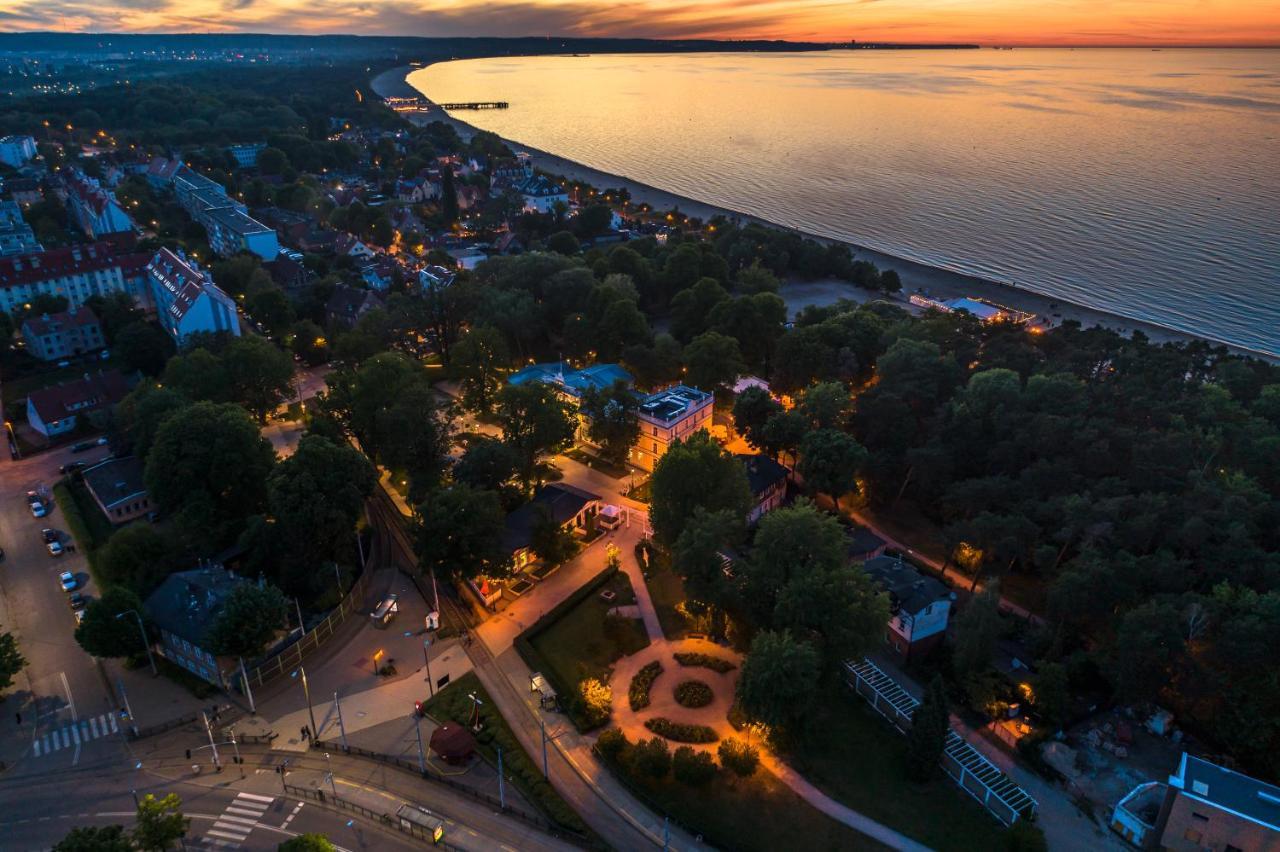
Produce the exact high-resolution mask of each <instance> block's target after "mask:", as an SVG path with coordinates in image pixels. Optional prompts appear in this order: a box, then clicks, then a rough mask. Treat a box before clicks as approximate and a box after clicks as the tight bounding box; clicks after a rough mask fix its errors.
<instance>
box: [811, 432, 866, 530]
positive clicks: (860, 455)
mask: <svg viewBox="0 0 1280 852" xmlns="http://www.w3.org/2000/svg"><path fill="white" fill-rule="evenodd" d="M866 460H867V451H866V449H864V448H863V446H862V445H861V444H859V443H858V442H857V441H855V440H854V439H853V437H852V436H851V435H849V433H847V432H841V431H839V430H836V429H818V430H815V431H813V432H810V433H809V434H808V435H806V436H805V438H804V441H803V442H801V444H800V463H799V464H798V465H796V470H797V472H798V473H799V474H800V475H801V476H802V477H804V481H805V482H806V483H808V485H809V487H811V488H813V489H814V490H815V491H817V492H819V493H823V494H829V495H831V499H832V501H834V502H835V504H836V510H837V511H839V509H840V495H841V494H844V493H845V492H846V491H850V490H852V489H854V488H857V481H856V479H855V478H856V477H857V475H858V471H859V470H861V469H862V466H863V464H865V463H866Z"/></svg>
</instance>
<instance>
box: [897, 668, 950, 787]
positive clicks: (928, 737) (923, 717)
mask: <svg viewBox="0 0 1280 852" xmlns="http://www.w3.org/2000/svg"><path fill="white" fill-rule="evenodd" d="M950 721H951V708H950V707H949V706H948V702H947V688H946V685H945V684H943V682H942V678H941V676H939V675H934V676H933V682H932V683H930V684H929V691H928V692H926V693H925V696H924V701H922V702H920V706H919V707H917V708H916V712H915V713H914V714H913V715H912V717H911V732H910V733H909V734H908V735H907V776H908V777H909V778H911V780H913V781H919V782H922V783H923V782H925V781H928V780H929V779H930V778H932V777H933V773H934V770H936V769H937V768H938V761H939V760H940V759H941V758H942V748H943V746H944V745H946V741H947V728H948V727H949V725H950Z"/></svg>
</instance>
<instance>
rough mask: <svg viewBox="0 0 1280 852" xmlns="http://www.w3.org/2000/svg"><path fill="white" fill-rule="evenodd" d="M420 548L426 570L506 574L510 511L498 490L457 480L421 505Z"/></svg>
mask: <svg viewBox="0 0 1280 852" xmlns="http://www.w3.org/2000/svg"><path fill="white" fill-rule="evenodd" d="M417 517H418V525H417V536H416V547H415V549H416V552H417V555H418V559H419V567H420V569H421V570H422V571H423V573H433V572H435V573H439V574H440V575H442V576H446V577H451V576H458V577H460V578H462V579H475V578H476V577H479V576H481V575H484V576H488V577H500V576H503V575H505V574H506V573H507V570H508V564H507V563H508V562H509V560H510V553H506V552H504V551H503V548H502V537H503V531H504V530H505V528H506V527H505V522H506V515H505V514H503V511H502V506H501V504H500V503H499V502H498V495H496V494H494V493H493V492H492V491H482V490H480V489H478V488H472V487H471V486H469V485H464V484H461V483H455V484H454V485H451V486H449V487H447V488H441V489H438V490H436V491H435V492H433V493H432V494H431V495H430V497H429V498H428V499H427V500H426V502H424V503H423V504H422V505H420V506H418V508H417Z"/></svg>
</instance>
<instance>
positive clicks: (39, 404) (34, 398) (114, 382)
mask: <svg viewBox="0 0 1280 852" xmlns="http://www.w3.org/2000/svg"><path fill="white" fill-rule="evenodd" d="M128 392H129V382H128V380H127V379H126V378H125V377H124V376H123V375H122V374H121V373H120V371H119V370H105V371H103V372H100V373H98V374H97V375H90V376H86V377H85V378H83V379H79V380H77V381H74V382H69V383H67V384H65V385H55V386H54V387H51V388H41V389H40V390H36V391H32V392H31V394H30V395H29V396H28V397H27V401H28V402H29V403H30V404H31V406H32V407H33V408H34V409H35V410H36V414H38V415H40V419H41V420H43V421H44V422H45V423H53V422H55V421H58V420H64V419H66V417H68V416H69V415H72V414H83V413H85V412H87V411H93V410H95V409H98V408H101V407H103V406H104V405H115V404H116V403H117V402H119V401H120V400H121V399H123V398H124V396H125V394H127V393H128Z"/></svg>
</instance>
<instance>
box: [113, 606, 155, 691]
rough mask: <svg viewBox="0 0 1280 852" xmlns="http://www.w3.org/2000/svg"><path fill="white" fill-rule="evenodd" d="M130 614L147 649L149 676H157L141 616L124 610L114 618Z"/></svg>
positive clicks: (132, 610) (136, 612)
mask: <svg viewBox="0 0 1280 852" xmlns="http://www.w3.org/2000/svg"><path fill="white" fill-rule="evenodd" d="M130 613H132V614H133V617H134V618H136V619H138V632H139V633H141V634H142V647H144V648H146V649H147V660H148V661H149V662H150V663H151V674H152V675H155V676H159V674H160V670H159V669H157V668H156V658H155V657H154V656H153V655H152V653H151V643H150V642H149V641H147V628H146V627H145V626H143V624H142V616H141V615H139V613H138V611H137V610H136V609H126V610H125V611H124V612H117V613H116V618H117V619H121V618H124V617H125V616H126V615H129V614H130ZM130 715H132V714H130Z"/></svg>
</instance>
